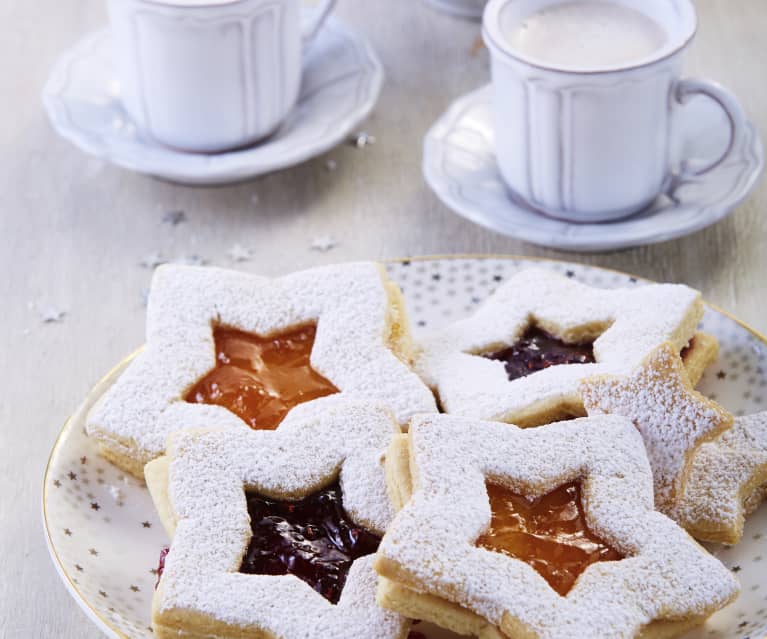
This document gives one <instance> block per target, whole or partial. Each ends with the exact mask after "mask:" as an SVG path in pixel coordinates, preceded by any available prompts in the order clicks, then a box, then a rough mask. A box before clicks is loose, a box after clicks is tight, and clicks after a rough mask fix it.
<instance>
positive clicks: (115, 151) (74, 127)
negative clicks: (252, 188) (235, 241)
mask: <svg viewBox="0 0 767 639" xmlns="http://www.w3.org/2000/svg"><path fill="white" fill-rule="evenodd" d="M110 45H111V43H110V35H109V32H108V31H106V30H104V31H99V32H97V33H93V34H91V35H89V36H87V37H86V38H84V39H83V40H82V41H81V42H80V43H78V44H77V45H76V46H75V47H74V48H73V49H71V50H70V51H68V52H67V53H65V54H64V55H63V56H62V57H61V58H60V59H59V61H58V62H57V63H56V65H55V67H54V69H53V72H52V73H51V76H50V78H49V80H48V83H47V84H46V86H45V89H44V90H43V102H44V103H45V107H46V109H47V111H48V116H49V117H50V120H51V123H52V124H53V127H54V128H55V129H56V131H57V132H58V133H59V134H60V135H62V136H63V137H65V138H67V139H68V140H70V141H71V142H73V143H74V144H75V145H77V146H78V147H79V148H81V149H82V150H83V151H85V152H87V153H91V154H93V155H96V156H98V157H101V158H104V159H106V160H109V161H110V162H113V163H114V164H117V165H118V166H121V167H124V168H127V169H131V170H133V171H139V172H141V173H149V174H151V175H155V176H157V177H161V178H164V179H168V180H173V181H176V182H184V183H187V184H224V183H227V182H235V181H239V180H245V179H248V178H251V177H254V176H256V175H261V174H263V173H268V172H270V171H275V170H277V169H282V168H285V167H288V166H292V165H295V164H298V163H299V162H303V161H304V160H307V159H309V158H311V157H314V156H316V155H319V154H321V153H324V152H325V151H327V150H328V149H330V148H332V147H334V146H336V145H337V144H339V143H340V142H342V141H343V140H345V139H346V138H347V137H348V136H349V134H350V133H351V132H352V131H353V130H354V129H355V128H356V127H357V126H359V124H360V122H362V120H363V119H364V118H365V117H366V116H367V115H368V114H369V113H370V111H371V110H372V108H373V106H374V105H375V103H376V101H377V100H378V95H379V93H380V91H381V86H382V84H383V77H384V73H383V67H382V66H381V63H380V61H379V60H378V57H377V55H376V54H375V52H374V51H373V48H372V47H371V46H370V44H369V43H368V42H367V40H366V39H365V38H364V37H363V36H362V35H360V34H358V33H355V32H354V31H352V30H351V29H350V28H349V27H347V26H346V25H344V24H343V23H342V22H340V21H339V20H337V19H334V18H330V19H329V20H328V22H327V23H326V24H325V26H324V27H323V29H322V31H321V32H320V34H319V35H318V36H317V39H316V40H315V41H314V42H313V43H312V44H311V46H310V47H309V49H308V50H307V51H306V53H305V55H304V62H303V72H304V75H303V81H302V85H301V95H300V97H299V100H298V105H297V106H296V107H295V109H294V110H293V113H292V114H291V115H290V116H289V117H288V119H287V121H286V122H285V123H284V124H283V126H282V127H281V128H280V129H279V130H278V131H277V132H276V133H275V134H274V135H272V136H271V137H270V138H268V139H267V140H266V141H264V142H262V143H260V144H258V145H256V146H253V147H249V148H244V149H240V150H236V151H231V152H226V153H216V154H206V153H186V152H183V151H178V150H174V149H170V148H168V147H164V146H162V145H160V144H158V143H157V142H154V141H152V140H148V139H146V138H144V137H142V135H141V134H140V133H139V132H138V131H137V130H136V127H135V126H134V125H133V123H132V122H131V121H130V119H129V117H128V116H127V114H126V113H125V111H124V110H123V107H122V104H121V102H120V99H119V87H118V84H117V82H116V80H115V77H114V73H113V69H112V58H111V48H110Z"/></svg>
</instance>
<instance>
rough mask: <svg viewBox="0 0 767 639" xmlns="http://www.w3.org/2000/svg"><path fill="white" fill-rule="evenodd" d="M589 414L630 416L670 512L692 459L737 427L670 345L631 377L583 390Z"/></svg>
mask: <svg viewBox="0 0 767 639" xmlns="http://www.w3.org/2000/svg"><path fill="white" fill-rule="evenodd" d="M580 392H581V396H582V398H583V404H584V406H585V408H586V410H587V412H588V414H589V415H599V414H616V415H622V416H624V417H628V418H629V419H631V420H632V421H633V422H634V426H636V428H637V429H638V430H639V432H640V433H641V434H642V438H643V439H644V443H645V448H646V449H647V455H648V457H649V459H650V465H651V466H652V470H653V478H654V483H655V505H656V507H657V508H658V510H660V511H662V512H664V513H671V512H672V511H673V508H674V506H675V505H676V503H677V501H678V500H679V498H680V497H681V495H682V490H683V488H684V482H685V480H686V477H687V475H688V474H689V472H690V469H691V463H692V455H693V454H694V452H695V450H696V449H697V448H698V447H699V446H700V445H701V444H703V443H704V442H706V441H708V440H711V439H713V438H715V437H717V436H718V435H720V434H721V433H723V432H724V431H726V430H727V429H729V428H730V427H731V426H732V424H733V416H732V415H731V414H730V413H728V412H727V411H726V410H724V409H723V408H722V407H721V406H719V405H718V404H716V403H715V402H712V401H711V400H709V399H707V398H706V397H704V396H703V395H701V394H700V393H698V392H697V391H695V390H694V389H693V388H692V385H691V384H690V381H689V378H688V376H687V373H686V372H685V369H684V365H683V363H682V360H681V358H680V357H679V353H678V352H677V351H676V349H675V348H674V346H673V345H672V344H671V343H666V344H663V345H661V346H660V347H658V348H657V349H656V350H654V351H653V352H651V353H650V354H649V355H648V356H647V357H646V358H645V360H644V361H643V362H642V363H641V365H640V366H639V367H638V368H637V369H635V370H634V372H633V373H632V374H630V375H628V376H620V377H619V376H613V375H601V376H597V377H591V378H588V379H586V380H584V381H583V382H582V383H581V385H580Z"/></svg>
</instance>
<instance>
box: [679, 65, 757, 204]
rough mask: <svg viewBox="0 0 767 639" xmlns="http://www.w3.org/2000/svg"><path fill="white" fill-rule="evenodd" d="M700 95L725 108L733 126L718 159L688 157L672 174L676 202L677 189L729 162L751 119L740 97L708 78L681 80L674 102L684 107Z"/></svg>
mask: <svg viewBox="0 0 767 639" xmlns="http://www.w3.org/2000/svg"><path fill="white" fill-rule="evenodd" d="M698 95H703V96H706V97H708V98H710V99H711V100H713V101H714V102H716V103H717V104H718V105H719V106H720V107H721V108H722V111H724V113H725V115H726V116H727V121H728V124H729V127H730V141H729V142H728V143H727V148H726V149H725V150H724V152H723V153H722V154H721V155H720V156H719V157H718V158H716V159H715V160H702V159H699V158H689V159H686V160H683V161H682V164H681V166H680V167H679V171H678V172H677V173H675V174H674V175H673V176H672V178H671V181H670V183H669V186H668V189H667V191H666V194H667V195H668V196H669V197H670V198H671V199H672V200H673V201H675V202H678V198H677V197H676V191H677V189H678V188H679V187H680V186H683V185H684V184H688V183H690V182H695V181H696V178H699V177H701V176H703V175H705V174H706V173H710V172H711V171H713V170H714V169H715V168H717V167H718V166H720V165H721V164H723V163H724V162H725V161H727V159H728V158H729V157H730V155H732V153H733V151H734V149H735V144H736V142H737V141H738V140H739V139H741V138H742V137H743V134H744V131H745V128H746V123H747V121H748V119H747V117H746V113H745V111H744V110H743V107H742V106H741V105H740V102H738V99H737V98H736V97H735V96H734V95H733V94H732V93H730V92H729V91H728V90H727V89H725V88H724V87H722V86H720V85H718V84H716V83H715V82H710V81H708V80H697V79H694V78H685V79H682V80H680V81H679V82H677V84H676V86H675V87H674V93H673V101H674V103H675V104H676V105H679V106H684V105H685V104H687V102H689V101H690V99H692V98H693V97H695V96H698Z"/></svg>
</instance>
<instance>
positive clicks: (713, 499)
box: [673, 413, 767, 544]
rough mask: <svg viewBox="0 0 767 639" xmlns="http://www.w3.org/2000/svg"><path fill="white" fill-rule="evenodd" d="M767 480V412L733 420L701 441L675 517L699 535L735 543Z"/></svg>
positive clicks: (762, 493) (699, 536)
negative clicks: (714, 436)
mask: <svg viewBox="0 0 767 639" xmlns="http://www.w3.org/2000/svg"><path fill="white" fill-rule="evenodd" d="M765 484H767V413H758V414H756V415H749V416H746V417H738V418H736V419H735V425H734V426H733V427H732V428H731V429H730V430H728V431H725V432H724V433H723V434H722V435H720V436H719V437H718V438H717V439H715V440H714V441H712V442H707V443H705V444H703V445H702V446H701V447H700V448H699V449H698V451H697V452H696V453H695V456H694V457H693V460H692V470H691V472H690V476H689V478H688V480H687V482H686V484H685V488H684V493H683V495H682V499H681V502H680V504H679V505H678V506H677V508H676V509H675V510H674V512H673V516H674V518H675V519H676V520H677V521H678V522H679V523H680V524H681V525H682V526H684V527H685V528H687V530H688V531H689V532H690V533H691V534H692V535H693V536H695V537H698V538H699V539H703V540H706V541H715V542H720V543H727V544H736V543H738V541H740V538H741V536H742V534H743V523H744V520H745V517H746V516H747V515H749V514H750V513H751V512H752V511H753V510H754V509H756V507H757V506H758V505H759V504H760V503H761V501H762V499H763V498H764V487H765Z"/></svg>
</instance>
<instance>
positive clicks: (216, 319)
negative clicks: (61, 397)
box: [87, 263, 436, 464]
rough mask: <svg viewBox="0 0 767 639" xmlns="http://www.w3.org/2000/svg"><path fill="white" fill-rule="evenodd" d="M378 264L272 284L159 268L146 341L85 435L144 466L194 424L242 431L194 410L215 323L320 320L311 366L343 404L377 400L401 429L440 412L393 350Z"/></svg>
mask: <svg viewBox="0 0 767 639" xmlns="http://www.w3.org/2000/svg"><path fill="white" fill-rule="evenodd" d="M389 312H390V302H389V298H388V296H387V291H386V283H385V279H384V276H383V274H382V270H381V268H380V266H378V265H377V264H373V263H356V264H345V265H337V266H328V267H322V268H317V269H312V270H309V271H303V272H300V273H295V274H292V275H288V276H286V277H283V278H280V279H276V280H269V279H266V278H263V277H257V276H253V275H249V274H245V273H239V272H235V271H228V270H223V269H217V268H194V267H184V266H177V265H167V266H163V267H160V268H158V269H157V271H156V273H155V276H154V279H153V283H152V291H151V294H150V300H149V306H148V310H147V344H146V347H145V349H144V351H143V352H142V353H141V354H140V355H139V356H138V357H137V358H136V359H135V360H134V361H133V363H132V364H131V365H130V366H129V367H128V369H127V370H126V371H125V373H124V374H123V375H122V376H121V377H120V378H119V379H118V381H117V382H116V384H115V385H114V386H113V387H112V388H111V389H110V390H109V391H108V392H107V394H106V395H105V396H104V398H103V399H102V401H101V402H99V404H98V405H97V406H96V407H94V409H93V411H92V413H91V415H90V416H89V419H88V427H87V428H88V434H89V435H92V436H94V437H96V438H98V439H99V440H100V441H101V442H102V443H104V444H105V445H106V446H107V447H108V448H112V449H114V450H121V451H123V452H125V453H127V455H128V456H129V457H131V458H132V459H134V460H135V461H137V462H139V463H140V464H144V463H146V462H147V461H150V460H151V459H153V458H154V457H156V456H158V455H160V454H161V453H162V452H163V450H164V446H165V440H166V437H167V436H168V434H169V433H171V432H173V431H175V430H178V429H180V428H184V427H189V426H190V425H198V424H199V425H201V426H208V427H209V426H219V425H221V426H237V427H242V426H245V424H244V422H242V421H241V420H239V419H238V418H236V417H234V415H232V414H231V413H229V412H228V411H226V409H222V408H220V407H210V406H204V405H198V404H194V405H189V404H186V402H184V400H183V396H184V394H185V392H186V391H187V389H188V388H190V387H191V386H192V385H193V384H194V383H195V382H196V381H198V380H199V379H200V378H201V377H203V376H204V375H205V374H206V373H207V372H208V371H209V370H210V369H211V368H213V367H214V366H215V347H214V341H213V326H214V325H225V326H229V327H232V328H236V329H239V330H242V331H246V332H251V333H256V334H259V335H268V334H270V333H275V332H279V331H281V330H285V329H287V328H290V327H293V326H296V325H299V324H303V323H307V322H317V335H316V339H315V343H314V348H313V350H312V355H311V363H312V367H313V368H314V369H315V370H316V371H317V372H318V373H319V374H320V375H322V376H323V377H325V378H327V379H329V380H330V381H331V382H332V383H333V384H334V385H335V386H336V387H337V388H339V389H340V391H341V393H340V395H342V396H343V397H344V398H351V399H364V400H370V401H374V402H380V403H383V404H385V405H387V406H388V407H390V408H391V409H392V410H393V411H394V413H395V414H396V416H397V418H398V419H399V420H400V422H402V423H404V422H406V421H407V419H408V418H409V417H410V416H411V415H412V414H414V413H416V412H422V411H434V410H436V406H435V403H434V398H433V397H432V395H431V393H430V392H429V389H428V388H427V387H426V386H425V385H424V384H423V383H422V382H421V381H420V379H419V378H418V377H417V376H416V375H415V373H413V372H412V371H411V370H410V369H409V368H408V366H407V365H406V364H405V363H403V362H402V361H400V360H399V359H398V357H397V356H396V355H395V354H394V353H393V352H392V350H391V348H390V344H389V343H388V339H389V335H388V330H389V328H390V327H389V325H388V318H389Z"/></svg>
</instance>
